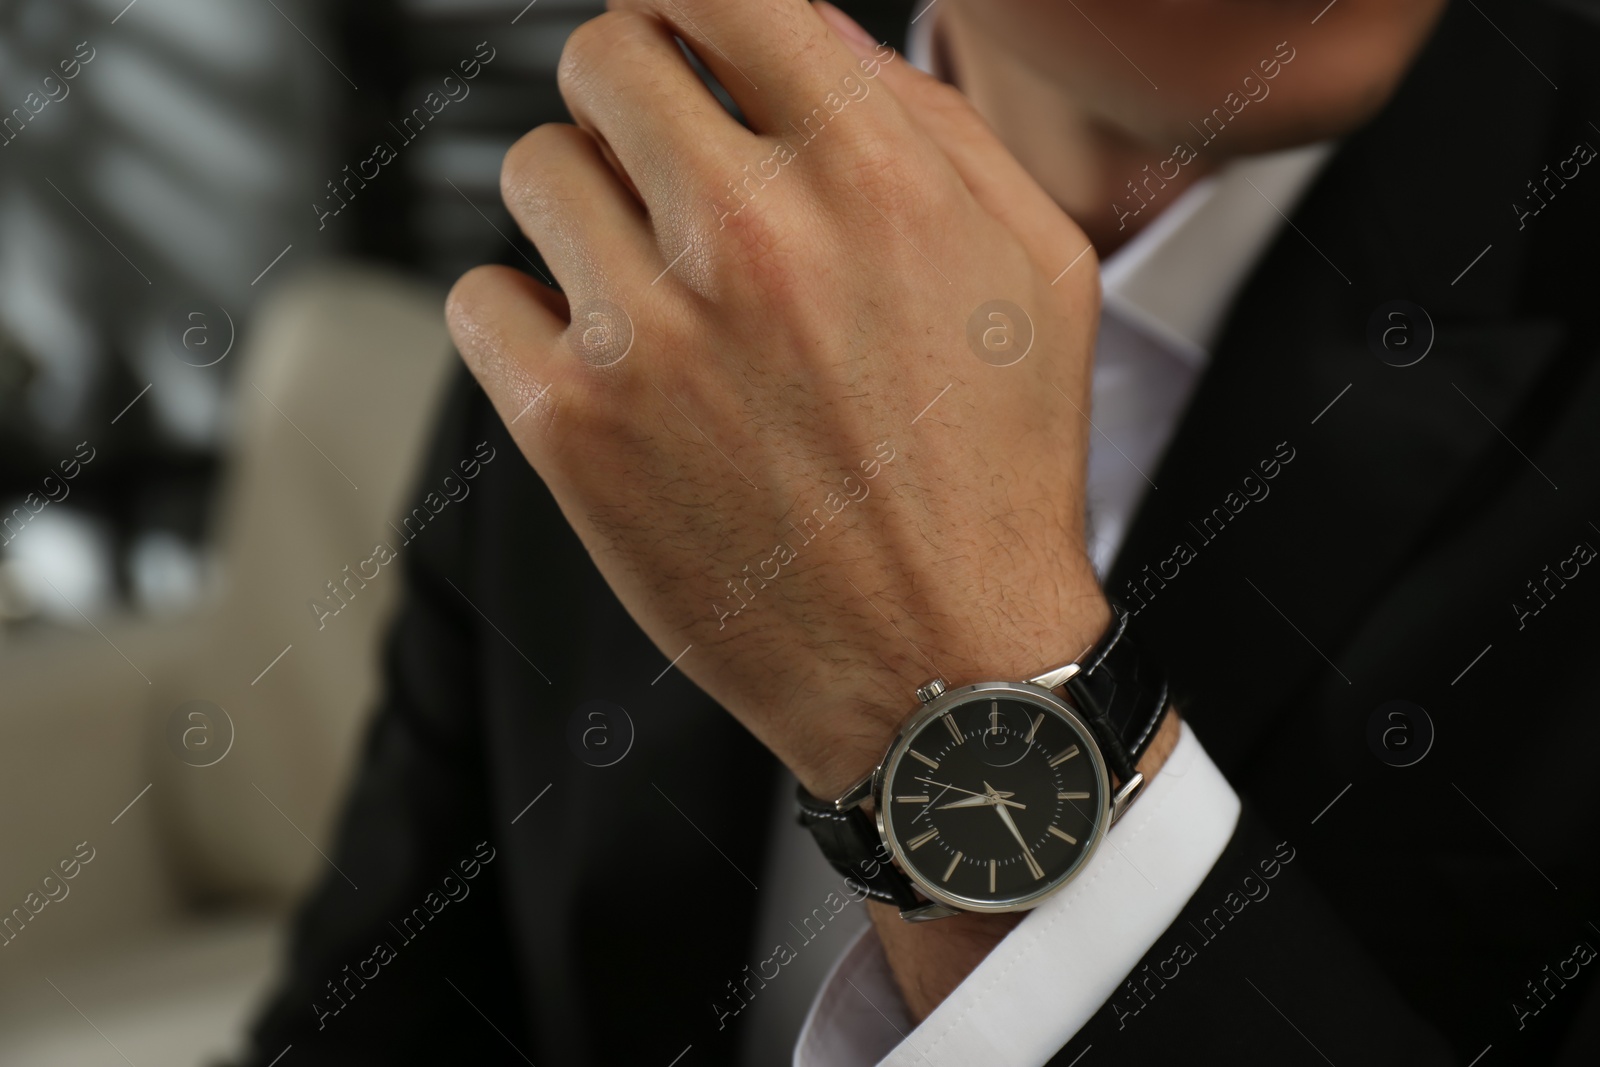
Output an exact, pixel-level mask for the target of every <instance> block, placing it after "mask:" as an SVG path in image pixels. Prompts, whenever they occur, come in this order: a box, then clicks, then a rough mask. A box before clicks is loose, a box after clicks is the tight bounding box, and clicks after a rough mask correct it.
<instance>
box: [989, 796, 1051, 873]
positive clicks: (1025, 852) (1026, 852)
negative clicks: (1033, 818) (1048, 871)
mask: <svg viewBox="0 0 1600 1067" xmlns="http://www.w3.org/2000/svg"><path fill="white" fill-rule="evenodd" d="M985 784H987V783H985ZM994 810H995V811H997V812H999V813H1000V821H1001V822H1003V823H1005V824H1006V829H1007V830H1010V831H1011V836H1012V837H1014V838H1016V839H1017V844H1019V845H1021V846H1022V856H1023V858H1024V859H1026V860H1027V861H1028V870H1029V871H1031V872H1032V874H1033V876H1034V877H1035V878H1043V877H1044V869H1043V868H1042V867H1040V866H1039V861H1038V860H1036V859H1034V858H1033V852H1032V850H1030V849H1029V848H1028V843H1027V842H1026V841H1024V840H1023V839H1022V831H1020V830H1018V829H1017V824H1016V822H1015V821H1014V820H1013V819H1012V818H1011V813H1010V812H1009V811H1007V810H1006V809H1005V808H1003V807H1000V806H999V805H996V806H995V809H994Z"/></svg>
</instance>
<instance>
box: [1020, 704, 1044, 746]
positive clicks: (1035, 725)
mask: <svg viewBox="0 0 1600 1067" xmlns="http://www.w3.org/2000/svg"><path fill="white" fill-rule="evenodd" d="M1042 722H1044V712H1042V711H1041V712H1040V713H1039V714H1037V715H1035V716H1034V717H1033V725H1032V726H1030V727H1028V736H1027V737H1025V738H1023V740H1024V741H1026V742H1028V744H1030V745H1031V744H1033V735H1034V734H1036V733H1038V732H1039V724H1040V723H1042Z"/></svg>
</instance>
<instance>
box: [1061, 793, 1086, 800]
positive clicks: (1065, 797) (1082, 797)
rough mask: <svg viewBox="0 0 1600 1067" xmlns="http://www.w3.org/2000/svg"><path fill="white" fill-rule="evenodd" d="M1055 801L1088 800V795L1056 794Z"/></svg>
mask: <svg viewBox="0 0 1600 1067" xmlns="http://www.w3.org/2000/svg"><path fill="white" fill-rule="evenodd" d="M1056 799H1057V800H1088V799H1089V794H1088V793H1057V794H1056Z"/></svg>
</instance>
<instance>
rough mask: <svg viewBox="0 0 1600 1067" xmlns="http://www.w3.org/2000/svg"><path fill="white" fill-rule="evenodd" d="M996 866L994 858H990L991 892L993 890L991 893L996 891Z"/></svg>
mask: <svg viewBox="0 0 1600 1067" xmlns="http://www.w3.org/2000/svg"><path fill="white" fill-rule="evenodd" d="M994 867H995V861H994V860H990V861H989V892H991V893H993V892H994Z"/></svg>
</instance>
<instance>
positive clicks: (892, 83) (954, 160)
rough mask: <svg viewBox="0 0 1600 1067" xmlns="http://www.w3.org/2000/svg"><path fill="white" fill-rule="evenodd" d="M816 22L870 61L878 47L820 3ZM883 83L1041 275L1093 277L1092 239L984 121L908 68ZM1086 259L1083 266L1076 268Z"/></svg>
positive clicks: (958, 97)
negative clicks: (1071, 272)
mask: <svg viewBox="0 0 1600 1067" xmlns="http://www.w3.org/2000/svg"><path fill="white" fill-rule="evenodd" d="M815 7H816V10H817V14H818V15H819V16H820V17H821V18H822V19H823V20H825V21H826V22H827V23H828V25H829V26H830V28H831V29H832V30H833V32H834V33H835V34H836V35H837V36H838V38H839V40H840V42H841V43H843V44H844V45H845V46H846V47H847V48H849V49H850V50H851V51H852V52H853V53H854V54H855V55H856V56H859V57H862V58H863V59H865V58H866V57H868V56H871V55H873V54H874V48H875V47H876V46H875V44H874V42H873V40H872V38H871V36H870V35H868V34H867V32H866V31H865V30H863V29H862V28H861V27H860V26H859V25H858V24H857V23H856V22H855V21H854V20H853V19H851V18H850V16H848V15H846V14H845V13H844V12H843V11H840V10H839V9H838V8H836V7H834V6H833V5H832V4H830V3H828V2H827V0H817V3H816V5H815ZM880 71H881V73H880V75H879V77H880V80H881V81H882V82H883V84H884V85H885V86H886V87H887V88H888V89H889V91H890V92H891V93H893V94H894V96H895V98H896V99H898V100H899V102H900V104H901V106H902V107H903V108H904V109H905V111H906V112H907V114H908V115H909V117H910V119H911V120H912V121H913V122H914V123H915V124H916V125H917V127H918V128H919V129H920V130H921V131H922V132H923V133H924V134H925V135H926V136H927V137H928V139H929V140H931V141H932V142H933V143H934V144H935V145H936V146H937V147H938V148H939V150H940V151H941V152H942V153H943V154H944V156H945V158H947V159H948V160H949V161H950V164H951V166H953V167H954V168H955V170H956V173H957V174H959V175H960V176H961V180H962V182H963V183H964V184H965V185H966V187H967V189H968V190H969V191H970V192H971V193H972V196H973V199H975V200H976V201H977V202H978V203H979V204H980V205H982V207H983V208H984V209H985V210H986V211H987V212H988V213H989V214H990V215H991V216H993V217H994V218H995V219H996V220H997V221H998V222H1000V224H1001V225H1003V226H1005V227H1006V228H1007V229H1008V230H1010V231H1011V232H1012V234H1014V235H1015V236H1016V237H1017V239H1018V240H1019V241H1021V242H1022V245H1023V247H1024V248H1026V249H1027V250H1028V253H1029V255H1030V256H1031V257H1032V258H1033V260H1034V262H1035V263H1037V264H1038V265H1039V267H1040V269H1041V270H1042V271H1045V272H1047V273H1048V274H1049V276H1050V277H1051V278H1056V277H1059V275H1058V274H1057V272H1058V271H1061V269H1062V268H1063V267H1065V266H1066V265H1067V264H1068V263H1069V262H1073V263H1074V264H1075V268H1074V269H1076V270H1086V271H1087V273H1091V274H1092V273H1093V268H1094V266H1095V263H1094V256H1093V254H1092V253H1087V254H1085V253H1086V250H1087V249H1088V248H1089V239H1088V238H1087V237H1085V236H1084V234H1083V231H1082V230H1080V229H1079V228H1078V226H1077V225H1076V224H1075V223H1073V222H1072V221H1071V219H1069V218H1068V217H1067V216H1066V214H1065V213H1064V212H1063V211H1062V210H1061V208H1060V206H1059V205H1057V204H1056V202H1055V201H1054V200H1052V199H1051V198H1050V195H1049V194H1048V193H1046V192H1045V191H1044V190H1043V189H1042V188H1040V187H1039V183H1038V182H1036V181H1034V179H1033V176H1032V175H1031V174H1029V173H1028V172H1027V170H1026V169H1024V167H1023V166H1022V164H1021V163H1019V162H1017V159H1016V157H1015V156H1013V155H1012V154H1011V151H1010V150H1009V149H1008V148H1006V146H1005V145H1004V144H1002V143H1001V141H1000V138H999V137H997V136H996V135H995V132H994V130H993V129H991V128H990V126H989V124H988V122H986V121H985V120H984V118H983V116H982V115H979V114H978V112H977V110H976V109H974V108H973V106H972V104H971V102H970V101H968V100H967V98H966V97H965V96H964V95H963V94H962V93H961V91H960V90H959V89H957V88H955V86H953V85H949V84H947V83H945V82H942V81H940V80H939V79H937V78H934V77H932V76H930V75H928V74H926V73H924V72H923V71H920V70H918V69H917V68H916V67H914V66H912V65H911V64H910V63H905V62H897V63H885V64H883V65H882V66H881V67H880ZM1080 255H1082V256H1083V259H1084V260H1085V262H1077V261H1076V258H1075V257H1078V256H1080Z"/></svg>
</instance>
